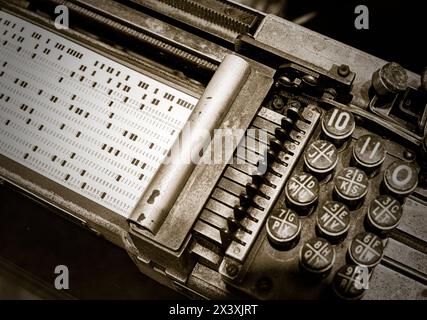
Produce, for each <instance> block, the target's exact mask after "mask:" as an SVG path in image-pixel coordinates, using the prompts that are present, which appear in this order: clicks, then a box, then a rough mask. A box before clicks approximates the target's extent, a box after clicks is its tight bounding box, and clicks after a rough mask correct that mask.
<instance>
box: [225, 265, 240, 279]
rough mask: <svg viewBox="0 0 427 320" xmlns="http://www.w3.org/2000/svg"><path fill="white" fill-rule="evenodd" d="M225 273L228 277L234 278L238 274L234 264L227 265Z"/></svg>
mask: <svg viewBox="0 0 427 320" xmlns="http://www.w3.org/2000/svg"><path fill="white" fill-rule="evenodd" d="M225 271H226V272H227V274H228V275H229V276H230V277H235V276H237V273H238V272H239V268H238V267H237V266H236V265H235V264H232V263H228V264H227V266H226V267H225Z"/></svg>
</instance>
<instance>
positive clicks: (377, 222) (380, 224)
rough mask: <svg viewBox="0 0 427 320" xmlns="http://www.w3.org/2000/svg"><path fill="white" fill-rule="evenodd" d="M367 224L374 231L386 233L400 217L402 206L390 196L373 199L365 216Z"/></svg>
mask: <svg viewBox="0 0 427 320" xmlns="http://www.w3.org/2000/svg"><path fill="white" fill-rule="evenodd" d="M366 217H367V220H368V223H369V224H370V225H371V226H373V227H374V228H375V229H377V230H379V231H382V232H387V231H390V230H392V229H394V228H395V227H396V226H397V225H398V224H399V221H400V218H401V217H402V206H401V205H400V203H399V201H397V200H396V199H395V198H393V197H392V196H390V195H381V196H379V197H377V198H375V199H374V200H373V201H372V202H371V204H370V206H369V208H368V214H367V215H366Z"/></svg>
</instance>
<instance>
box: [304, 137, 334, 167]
mask: <svg viewBox="0 0 427 320" xmlns="http://www.w3.org/2000/svg"><path fill="white" fill-rule="evenodd" d="M337 162H338V153H337V148H336V147H335V146H334V145H333V144H332V143H331V142H329V141H326V140H317V141H314V142H312V143H310V145H309V146H308V147H307V149H306V151H305V153H304V163H305V165H306V166H307V168H308V169H309V170H310V171H311V172H313V173H314V174H325V173H328V172H330V171H332V170H333V169H334V168H335V166H336V165H337Z"/></svg>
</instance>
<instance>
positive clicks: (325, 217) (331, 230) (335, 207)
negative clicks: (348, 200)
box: [316, 201, 350, 238]
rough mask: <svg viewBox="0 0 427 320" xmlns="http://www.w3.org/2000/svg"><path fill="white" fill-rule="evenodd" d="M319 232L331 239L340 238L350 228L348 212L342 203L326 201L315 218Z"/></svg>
mask: <svg viewBox="0 0 427 320" xmlns="http://www.w3.org/2000/svg"><path fill="white" fill-rule="evenodd" d="M316 222H317V227H318V229H319V231H320V232H321V233H322V234H323V235H325V236H327V237H331V238H337V237H341V236H343V235H344V234H346V232H347V231H348V229H349V228H350V211H349V210H348V208H347V206H346V205H345V204H343V203H340V202H336V201H327V202H325V204H324V205H323V206H322V207H321V208H320V210H319V212H318V214H317V217H316Z"/></svg>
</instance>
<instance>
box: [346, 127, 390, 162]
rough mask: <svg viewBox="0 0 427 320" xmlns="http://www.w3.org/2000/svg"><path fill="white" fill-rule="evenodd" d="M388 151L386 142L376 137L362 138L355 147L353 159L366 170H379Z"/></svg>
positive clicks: (366, 136)
mask: <svg viewBox="0 0 427 320" xmlns="http://www.w3.org/2000/svg"><path fill="white" fill-rule="evenodd" d="M385 156H386V150H385V146H384V141H383V140H382V139H381V138H380V137H378V136H375V135H372V134H368V135H365V136H363V137H361V138H360V139H359V140H357V142H356V143H355V144H354V146H353V158H354V160H355V161H356V163H357V164H358V165H359V166H360V167H362V168H364V169H367V170H369V169H372V168H377V167H378V166H380V165H381V163H383V162H384V159H385Z"/></svg>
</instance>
